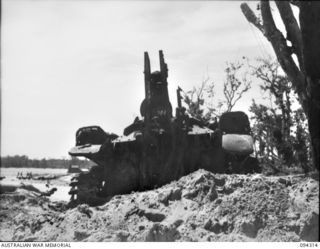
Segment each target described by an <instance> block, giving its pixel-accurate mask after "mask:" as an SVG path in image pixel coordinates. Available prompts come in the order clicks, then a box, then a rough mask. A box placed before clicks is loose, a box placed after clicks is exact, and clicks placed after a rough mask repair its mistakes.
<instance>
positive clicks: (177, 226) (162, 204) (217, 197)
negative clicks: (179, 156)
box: [0, 170, 319, 241]
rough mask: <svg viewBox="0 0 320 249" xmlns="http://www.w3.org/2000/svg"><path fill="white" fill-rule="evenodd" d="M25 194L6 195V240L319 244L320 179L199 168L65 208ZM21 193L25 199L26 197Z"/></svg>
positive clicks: (3, 208) (3, 219) (2, 228)
mask: <svg viewBox="0 0 320 249" xmlns="http://www.w3.org/2000/svg"><path fill="white" fill-rule="evenodd" d="M29 192H30V191H27V190H24V189H22V190H19V191H18V192H15V194H12V193H11V194H6V195H1V213H0V219H1V225H0V236H1V238H2V240H12V241H35V240H41V241H302V240H304V241H317V240H318V239H319V238H318V232H319V223H318V218H319V198H318V194H319V182H318V181H316V180H314V179H312V178H308V177H303V176H282V177H266V176H263V175H259V174H254V175H223V174H212V173H210V172H207V171H205V170H198V171H196V172H194V173H192V174H190V175H188V176H185V177H182V178H181V179H180V180H178V181H175V182H172V183H170V184H168V185H165V186H163V187H161V188H158V189H155V190H152V191H147V192H139V193H132V194H128V195H118V196H114V197H113V198H112V199H111V200H110V201H109V202H108V203H106V204H105V205H103V206H99V207H89V206H87V205H79V206H78V207H76V208H73V209H66V206H65V203H59V202H56V203H52V202H49V201H48V199H46V198H39V197H36V196H33V195H32V194H30V193H29ZM17 196H25V197H24V198H21V197H19V198H18V197H17Z"/></svg>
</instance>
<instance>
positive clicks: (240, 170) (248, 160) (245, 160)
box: [226, 154, 261, 174]
mask: <svg viewBox="0 0 320 249" xmlns="http://www.w3.org/2000/svg"><path fill="white" fill-rule="evenodd" d="M226 163H227V165H226V173H228V174H253V173H261V167H260V166H259V162H258V160H257V159H256V158H255V157H251V156H248V155H247V156H241V155H234V154H228V156H227V162H226Z"/></svg>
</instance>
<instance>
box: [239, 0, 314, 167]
mask: <svg viewBox="0 0 320 249" xmlns="http://www.w3.org/2000/svg"><path fill="white" fill-rule="evenodd" d="M290 3H292V4H294V5H295V6H296V7H297V8H299V22H298V20H297V19H296V18H295V16H294V14H293V10H292V7H291V5H290ZM275 4H276V7H277V9H278V11H279V14H280V17H281V20H282V22H283V24H284V27H285V29H286V32H285V33H286V37H285V36H284V34H283V33H282V32H281V31H280V30H279V29H278V28H277V26H276V24H275V21H274V18H273V15H272V11H271V8H270V3H269V1H268V0H261V1H260V3H259V8H258V10H259V11H260V14H261V19H260V18H258V17H257V16H256V15H255V14H254V12H253V11H252V10H251V9H250V7H249V6H248V5H247V4H246V3H243V4H241V10H242V12H243V14H244V15H245V17H246V19H247V20H248V21H249V22H250V23H252V24H253V25H254V26H255V27H256V28H257V29H258V30H260V31H261V32H262V33H263V35H264V36H265V37H266V38H267V39H268V41H269V42H270V43H271V45H272V47H273V50H274V52H275V54H276V56H277V59H278V61H279V63H280V65H281V67H282V69H283V71H284V72H285V73H286V75H287V76H288V79H289V81H290V82H291V83H292V87H293V89H294V90H295V92H296V93H297V95H298V99H299V102H300V104H301V106H302V109H303V111H304V113H305V114H306V117H307V120H308V127H309V132H310V137H311V144H312V149H313V164H314V167H315V168H317V169H318V170H319V157H320V46H319V44H320V29H319V27H320V2H317V1H291V2H289V1H275ZM289 43H290V44H291V45H289ZM293 55H295V56H296V58H297V62H296V61H295V60H294V59H293Z"/></svg>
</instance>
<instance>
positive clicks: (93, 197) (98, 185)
mask: <svg viewBox="0 0 320 249" xmlns="http://www.w3.org/2000/svg"><path fill="white" fill-rule="evenodd" d="M103 184H104V182H103V167H101V166H93V167H92V168H91V169H90V171H89V172H81V173H79V174H78V175H77V176H75V177H73V178H72V179H71V183H70V186H71V190H70V191H69V194H70V195H71V198H70V203H69V205H70V206H71V207H74V206H76V205H78V204H81V203H86V204H88V205H90V206H97V205H101V204H103V203H104V202H105V201H106V198H102V197H100V196H99V193H100V192H101V191H102V188H103Z"/></svg>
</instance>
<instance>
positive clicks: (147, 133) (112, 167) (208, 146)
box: [69, 51, 260, 206]
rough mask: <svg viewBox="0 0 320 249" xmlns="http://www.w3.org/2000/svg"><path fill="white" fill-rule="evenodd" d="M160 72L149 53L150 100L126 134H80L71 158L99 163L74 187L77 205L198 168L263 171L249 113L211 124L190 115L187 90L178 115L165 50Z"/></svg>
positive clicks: (92, 129)
mask: <svg viewBox="0 0 320 249" xmlns="http://www.w3.org/2000/svg"><path fill="white" fill-rule="evenodd" d="M159 57H160V71H154V72H151V67H150V60H149V55H148V53H147V52H145V53H144V77H145V98H144V100H143V101H142V103H141V106H140V114H141V118H139V117H136V118H135V120H134V121H133V123H132V124H130V125H129V126H128V127H126V128H125V129H124V132H123V135H121V136H118V135H116V134H113V133H107V132H105V131H104V130H103V129H102V128H100V127H99V126H89V127H82V128H80V129H79V130H78V131H77V132H76V146H75V147H73V148H72V149H71V150H70V151H69V154H70V155H71V156H83V157H86V158H88V159H90V160H92V161H93V162H95V163H96V164H97V165H96V166H93V167H92V168H91V169H90V171H89V172H82V173H80V174H78V175H77V176H75V177H74V178H73V179H72V182H71V184H70V186H71V190H70V192H69V194H70V195H71V200H70V203H71V204H79V203H87V204H89V205H92V206H94V205H99V204H102V203H103V202H105V201H107V200H108V199H110V198H111V197H112V196H114V195H117V194H127V193H130V192H132V191H143V190H149V189H153V188H155V187H159V186H162V185H164V184H166V183H169V182H170V181H173V180H177V179H179V178H180V177H181V176H184V175H187V174H189V173H191V172H193V171H195V170H197V169H200V168H202V169H206V170H208V171H211V172H213V173H254V172H259V171H260V168H259V165H258V162H257V160H256V158H254V157H252V156H251V154H252V153H253V141H252V137H251V135H250V133H251V130H250V124H249V120H248V117H247V115H246V114H245V113H243V112H227V113H224V114H223V115H222V116H221V117H220V120H219V122H218V123H216V124H211V125H206V124H204V123H202V122H201V121H199V120H197V119H195V118H193V117H190V116H189V115H187V114H186V109H185V108H184V107H183V106H182V103H181V101H182V97H181V89H180V88H178V89H177V101H178V104H177V108H176V110H175V115H174V116H173V114H172V112H173V110H172V105H171V103H170V100H169V95H168V82H167V78H168V68H167V64H166V63H165V61H164V57H163V52H162V51H159Z"/></svg>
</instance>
